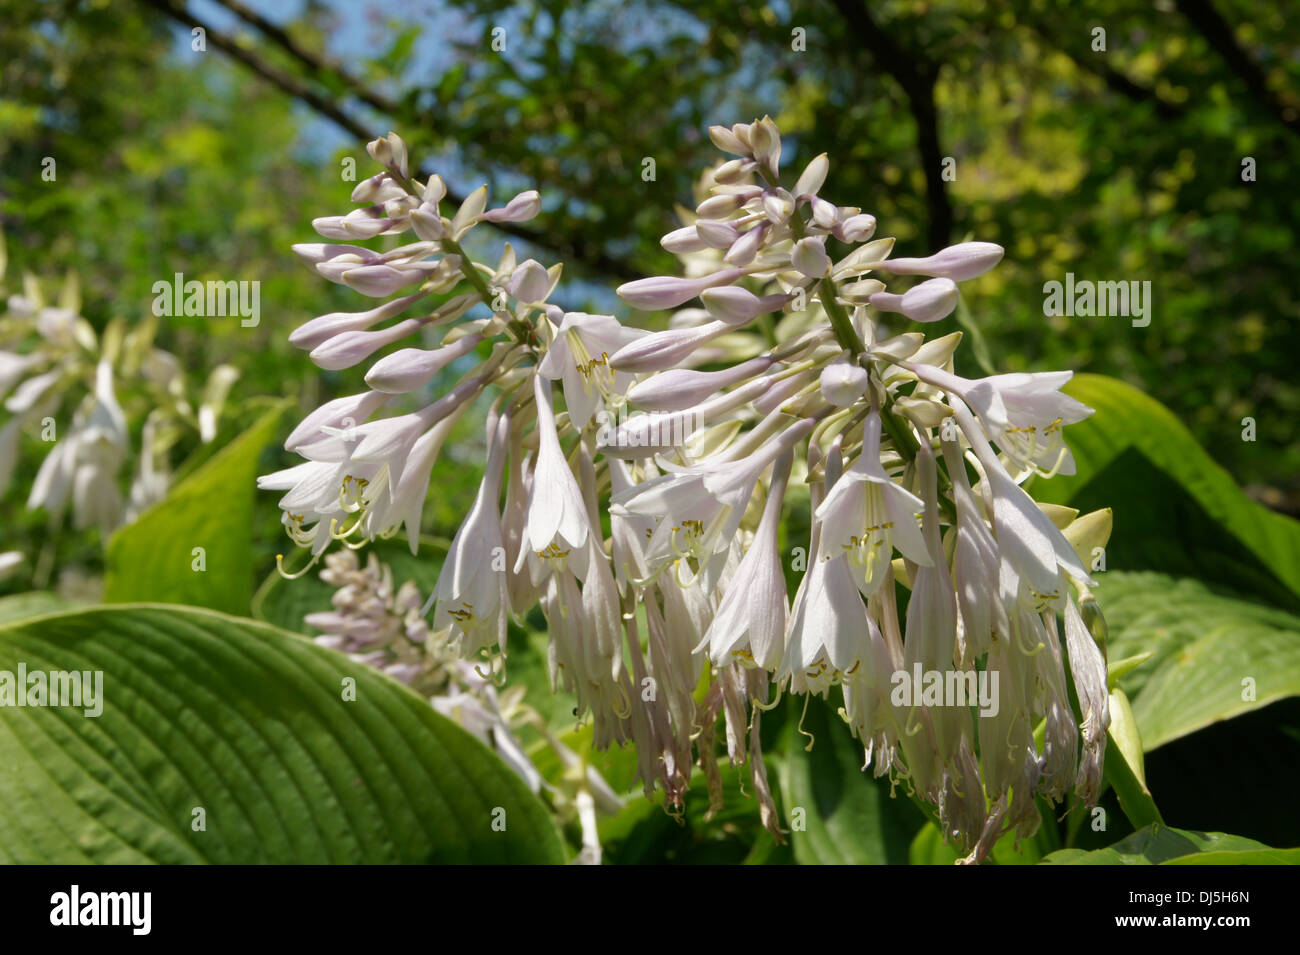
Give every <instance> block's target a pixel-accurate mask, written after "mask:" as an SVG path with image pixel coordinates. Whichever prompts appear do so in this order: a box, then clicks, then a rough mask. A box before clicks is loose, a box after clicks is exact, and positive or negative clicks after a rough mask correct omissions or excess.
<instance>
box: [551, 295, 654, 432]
mask: <svg viewBox="0 0 1300 955" xmlns="http://www.w3.org/2000/svg"><path fill="white" fill-rule="evenodd" d="M558 311H559V309H555V310H554V311H552V312H551V315H552V316H554V315H555V313H557V312H558ZM645 334H646V333H645V332H643V331H641V330H640V329H637V328H628V327H626V326H624V325H622V324H621V323H620V322H619V320H618V319H616V318H614V316H612V315H588V314H586V313H585V312H565V313H564V315H563V318H561V319H560V322H559V327H558V328H557V329H556V332H555V340H554V341H553V342H552V343H551V346H550V348H548V349H547V351H546V356H545V357H544V358H543V359H542V361H541V364H539V365H538V366H537V372H538V374H541V375H545V376H546V377H547V378H550V379H552V380H555V379H557V378H558V379H561V380H563V382H564V403H565V404H566V405H567V406H568V409H569V420H570V421H571V422H572V423H573V426H574V427H575V428H577V429H578V430H582V429H583V428H585V427H586V426H587V422H588V421H590V420H591V416H592V415H593V414H594V413H595V411H596V409H597V408H598V407H600V405H601V404H602V403H603V402H605V401H608V400H610V399H611V398H613V397H614V396H615V395H622V394H624V393H625V392H626V391H627V388H628V386H629V385H630V384H631V383H632V376H631V374H629V373H627V372H615V371H614V370H613V369H612V368H611V367H610V361H609V358H610V356H611V355H613V354H614V353H615V352H617V351H618V350H619V349H621V348H622V347H623V346H625V345H629V344H631V343H632V342H634V341H636V340H637V339H638V338H641V337H642V336H644V335H645Z"/></svg>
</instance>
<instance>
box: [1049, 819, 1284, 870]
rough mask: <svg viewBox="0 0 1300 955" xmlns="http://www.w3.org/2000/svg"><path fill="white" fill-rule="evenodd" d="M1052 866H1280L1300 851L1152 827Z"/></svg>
mask: <svg viewBox="0 0 1300 955" xmlns="http://www.w3.org/2000/svg"><path fill="white" fill-rule="evenodd" d="M1043 862H1044V863H1045V864H1050V865H1231V864H1237V865H1279V864H1290V865H1295V864H1300V849H1272V848H1269V847H1268V846H1266V845H1264V844H1263V843H1262V842H1256V841H1255V840H1254V839H1246V838H1244V837H1242V836H1230V835H1225V834H1224V833H1222V832H1192V831H1190V830H1186V829H1171V828H1169V827H1168V826H1161V825H1151V826H1147V827H1146V828H1144V829H1139V830H1138V831H1137V832H1135V833H1133V834H1132V835H1131V836H1128V837H1127V838H1125V839H1123V840H1121V841H1120V842H1117V843H1115V845H1113V846H1110V847H1109V848H1106V849H1095V850H1093V851H1092V852H1087V851H1084V850H1083V849H1062V850H1060V851H1059V852H1053V853H1052V854H1051V855H1049V856H1047V857H1046V858H1044V859H1043Z"/></svg>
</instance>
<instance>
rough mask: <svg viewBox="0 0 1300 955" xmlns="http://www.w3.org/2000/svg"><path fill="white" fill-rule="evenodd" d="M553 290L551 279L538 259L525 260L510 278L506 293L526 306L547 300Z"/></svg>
mask: <svg viewBox="0 0 1300 955" xmlns="http://www.w3.org/2000/svg"><path fill="white" fill-rule="evenodd" d="M550 290H551V277H550V275H548V274H547V272H546V268H545V267H544V266H543V265H542V264H541V263H540V262H538V261H537V260H536V259H525V260H524V261H523V262H521V263H520V265H519V267H518V268H517V269H515V270H514V272H513V273H512V274H511V276H510V281H508V282H507V283H506V291H507V292H509V293H510V294H511V295H513V296H514V297H515V298H517V299H518V300H519V301H521V302H524V303H526V304H531V303H533V302H541V301H543V300H545V298H546V296H547V294H548V293H549V292H550Z"/></svg>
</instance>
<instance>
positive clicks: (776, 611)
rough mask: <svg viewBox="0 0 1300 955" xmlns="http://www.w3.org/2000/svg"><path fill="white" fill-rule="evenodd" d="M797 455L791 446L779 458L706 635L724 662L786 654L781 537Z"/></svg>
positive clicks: (770, 663) (764, 663) (771, 660)
mask: <svg viewBox="0 0 1300 955" xmlns="http://www.w3.org/2000/svg"><path fill="white" fill-rule="evenodd" d="M791 460H792V458H791V455H790V454H789V452H787V453H786V454H784V455H782V457H781V459H780V460H779V461H778V462H777V464H776V467H775V469H774V471H773V473H772V482H771V486H770V487H769V488H768V495H767V502H766V503H765V505H764V507H763V518H762V520H761V521H760V522H759V525H758V531H757V532H756V533H755V535H754V540H753V542H752V543H751V544H750V546H749V549H748V550H747V551H746V552H745V556H744V558H743V559H742V560H741V561H740V565H739V566H738V567H737V568H736V570H735V572H734V573H733V574H732V576H731V580H730V581H729V582H728V584H727V591H726V596H724V597H723V598H722V604H721V605H720V606H719V607H718V610H717V613H715V614H714V616H713V622H712V623H711V624H709V630H708V632H707V633H706V634H705V635H704V640H705V642H706V643H707V644H708V650H709V657H710V659H712V660H713V662H714V663H715V664H716V665H718V666H724V665H725V664H727V663H729V662H730V658H731V657H733V656H736V657H741V658H743V659H745V660H747V661H750V662H752V663H754V664H755V665H757V666H760V667H762V668H764V669H766V670H771V669H774V668H775V667H776V665H777V664H778V663H780V662H781V657H782V656H783V655H784V651H785V639H784V638H785V625H786V617H787V615H788V612H789V605H788V598H787V597H786V593H785V573H784V571H783V570H782V568H781V556H780V554H779V553H778V552H777V543H776V537H777V525H778V523H779V522H780V520H781V503H782V500H783V499H784V497H785V487H786V481H787V480H788V479H789V477H790V465H791Z"/></svg>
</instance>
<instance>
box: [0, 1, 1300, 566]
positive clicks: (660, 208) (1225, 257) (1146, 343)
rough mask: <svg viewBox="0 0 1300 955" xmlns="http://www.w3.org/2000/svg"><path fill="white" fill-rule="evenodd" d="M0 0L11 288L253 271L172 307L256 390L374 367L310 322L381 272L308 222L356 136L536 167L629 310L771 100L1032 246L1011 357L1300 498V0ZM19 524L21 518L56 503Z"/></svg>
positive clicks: (549, 219)
mask: <svg viewBox="0 0 1300 955" xmlns="http://www.w3.org/2000/svg"><path fill="white" fill-rule="evenodd" d="M1216 18H1217V19H1218V22H1219V26H1220V27H1221V28H1217V29H1216V28H1215V22H1216ZM0 21H2V22H3V23H4V26H3V28H0V62H2V63H3V64H4V65H3V67H0V71H2V75H3V92H2V93H0V169H2V172H0V217H2V218H3V228H4V231H5V234H6V236H7V237H8V244H9V249H10V259H11V267H10V275H11V279H10V282H9V285H10V288H9V290H8V291H10V292H12V291H13V287H12V286H13V281H14V278H13V277H14V276H17V275H18V274H20V273H21V272H22V271H23V270H30V271H32V272H34V273H37V274H40V275H47V276H59V275H61V274H62V273H63V272H64V271H66V270H67V269H70V268H71V269H76V270H77V271H78V272H80V273H81V276H82V283H83V286H84V295H83V298H84V301H85V302H86V303H87V305H86V310H87V312H88V317H89V318H90V319H91V320H92V322H93V323H95V324H96V325H97V326H100V327H102V325H103V324H105V323H106V322H107V321H108V320H109V319H110V318H112V317H114V316H124V317H126V318H127V319H128V320H135V319H138V317H139V316H141V315H142V314H143V313H144V312H145V311H146V310H147V309H148V308H149V304H150V302H151V301H152V293H151V291H150V289H151V287H152V285H153V283H154V282H156V281H159V280H170V279H171V277H172V276H173V275H174V273H176V272H181V273H183V274H184V276H185V278H186V279H191V278H195V279H200V280H206V279H213V278H221V279H232V278H234V279H256V280H258V281H260V282H261V311H262V320H261V323H260V325H259V327H257V328H255V329H250V328H243V327H241V326H240V325H239V323H238V322H235V321H230V320H224V321H223V320H221V319H202V318H176V319H169V320H167V321H166V322H165V323H164V326H165V327H164V328H163V330H162V333H161V335H160V344H161V345H162V346H163V347H167V348H170V349H171V350H173V351H174V352H176V354H177V355H178V356H179V357H180V358H181V360H182V362H183V363H184V364H185V365H186V367H187V368H191V369H193V370H194V371H195V373H196V374H199V373H201V372H202V371H203V370H204V369H206V368H210V367H212V366H213V365H215V364H216V363H217V362H221V361H227V362H231V363H232V364H235V365H236V366H237V367H238V368H239V369H241V371H242V373H243V374H242V379H241V381H240V382H239V383H238V384H237V385H236V395H237V396H242V397H249V396H253V395H260V394H269V395H275V396H284V395H288V396H293V397H297V398H298V399H299V400H300V402H301V405H302V407H304V408H308V407H312V406H314V405H315V404H317V403H319V401H320V400H322V399H323V398H325V397H328V396H330V395H333V394H340V393H347V392H348V389H355V386H357V385H358V384H359V382H358V380H356V376H354V375H350V374H349V373H341V374H340V373H321V372H319V371H317V370H316V369H314V368H313V367H312V366H311V365H310V364H309V363H308V362H306V361H305V360H304V356H302V355H301V354H299V353H296V352H294V351H293V350H292V349H291V348H290V347H289V346H288V345H287V343H286V342H285V336H286V335H287V333H288V331H289V330H290V329H291V328H293V327H294V326H295V325H297V324H299V323H300V322H301V321H303V320H305V319H306V318H308V317H310V316H312V315H315V314H319V313H321V312H325V311H331V310H335V309H348V308H356V307H359V306H358V305H357V301H358V300H357V298H356V296H353V295H351V294H350V293H348V292H347V291H346V290H343V289H340V288H339V287H336V286H332V285H329V284H328V283H325V282H322V281H320V280H319V279H318V278H317V277H316V276H314V275H313V274H312V273H310V272H309V271H308V270H306V269H304V268H302V267H301V265H300V264H298V263H297V262H296V260H295V259H294V257H293V256H292V255H291V254H290V253H289V251H288V248H289V246H290V245H291V244H292V243H293V242H296V241H304V240H306V241H310V240H311V238H312V236H313V233H312V231H311V229H310V224H309V223H310V220H311V219H312V218H313V217H315V216H319V215H329V214H335V213H339V212H342V211H344V210H345V209H346V208H347V192H348V191H349V189H350V185H349V184H348V183H347V182H345V181H344V179H343V176H342V169H343V162H344V160H345V158H346V157H352V158H354V159H356V161H357V169H358V174H359V175H365V174H366V172H365V171H366V170H367V169H368V168H369V159H368V157H366V156H365V154H364V151H363V149H362V142H363V139H364V138H365V137H367V136H369V135H371V134H376V133H382V132H385V131H387V130H388V129H390V128H391V129H395V130H398V131H400V132H401V134H402V135H403V136H404V137H405V138H406V139H407V140H408V142H409V143H410V144H411V147H412V153H413V155H415V156H418V157H425V158H426V160H427V161H426V164H425V165H426V168H428V167H433V168H437V169H438V170H440V171H443V172H444V175H445V176H446V178H448V180H449V181H450V182H451V183H452V184H453V186H454V187H456V188H457V189H458V191H459V192H461V193H462V194H463V193H464V192H467V191H468V190H470V189H472V188H473V187H474V186H476V185H477V184H478V183H480V182H482V181H484V180H486V181H487V182H488V183H489V185H490V188H491V191H492V193H493V196H494V198H497V199H501V198H505V197H508V195H510V194H512V193H513V192H514V191H516V190H517V189H519V188H521V187H527V186H529V185H533V186H536V187H538V188H540V189H541V190H542V193H543V196H544V198H545V207H544V213H543V215H542V216H541V217H540V218H539V219H538V220H536V221H535V222H533V223H530V224H529V225H528V226H527V227H525V228H521V229H520V230H519V232H520V233H523V235H515V236H501V239H502V240H504V239H506V238H510V239H511V240H512V241H514V242H515V243H516V245H520V244H522V246H523V247H524V248H525V249H526V250H527V251H528V252H529V253H530V254H534V255H537V256H538V257H540V258H542V259H543V261H546V262H548V263H549V262H553V261H556V260H558V259H562V260H563V261H564V262H565V266H566V269H567V270H568V271H567V273H566V275H567V276H568V278H569V281H568V282H567V283H566V285H565V287H564V290H565V292H564V294H566V295H567V300H566V302H565V304H567V305H569V306H570V307H587V308H593V309H595V308H599V309H602V310H615V311H618V310H620V309H621V306H620V304H619V303H618V301H617V300H616V299H614V298H613V296H612V295H611V294H610V292H609V289H610V288H611V287H612V285H614V284H616V283H617V281H625V280H627V279H628V278H630V277H634V276H638V275H642V274H649V273H652V272H655V271H669V270H672V269H673V268H674V267H675V263H674V261H673V260H672V259H671V257H670V256H668V255H667V254H666V253H664V252H663V251H662V250H661V249H660V248H659V246H658V244H657V241H656V240H657V237H658V236H659V235H661V234H662V233H663V232H665V231H667V230H668V229H670V228H672V227H674V225H675V212H674V207H675V205H676V204H678V203H682V202H689V200H690V195H691V192H690V190H691V184H692V182H693V180H694V178H695V177H696V175H697V174H698V172H699V170H700V169H701V168H702V166H703V165H704V164H706V163H709V162H711V161H713V160H714V157H715V152H714V150H713V147H712V145H711V144H710V143H709V141H708V138H707V136H706V135H705V130H706V128H707V126H708V125H709V124H711V123H715V122H722V123H731V122H734V121H742V120H747V119H752V118H753V117H755V116H759V115H762V114H763V113H771V114H772V115H773V116H774V117H775V118H776V119H777V120H778V122H779V124H780V126H781V128H782V130H783V131H784V133H785V134H786V137H787V146H786V151H785V156H784V164H785V165H787V166H789V167H790V168H792V169H798V168H801V167H802V165H803V164H804V163H806V162H807V160H808V159H810V158H811V157H812V156H814V155H816V154H817V153H820V152H823V151H826V152H829V153H830V155H831V159H832V175H831V179H830V193H829V194H830V196H831V198H832V199H834V200H835V201H837V202H840V203H853V204H857V205H861V206H862V207H864V208H865V209H867V210H868V211H871V212H873V213H874V214H876V216H877V217H878V219H879V220H880V222H881V227H880V231H881V234H892V235H896V236H897V237H898V246H897V248H898V251H899V252H900V253H901V254H904V255H923V254H927V253H928V252H929V251H931V250H933V249H935V248H938V247H940V246H941V245H942V244H944V243H947V242H950V241H957V240H960V239H962V238H964V237H967V236H973V237H975V238H979V239H982V240H988V241H995V242H999V243H1001V244H1002V245H1004V246H1005V247H1006V248H1007V257H1006V260H1005V261H1004V263H1003V264H1002V266H1001V267H999V268H998V269H996V270H995V271H994V272H992V273H990V274H989V275H987V276H985V277H984V278H983V279H981V280H980V281H979V282H977V283H973V285H972V287H971V288H970V290H969V292H968V295H967V304H968V305H969V306H970V312H971V317H972V319H973V321H974V322H975V323H977V325H978V326H979V328H980V329H981V330H982V332H983V335H984V337H985V338H986V340H987V344H988V348H989V351H990V354H991V355H992V357H993V362H994V364H995V365H996V366H997V368H998V370H1006V371H1012V370H1028V369H1042V368H1073V369H1076V370H1079V371H1094V372H1101V373H1105V374H1110V375H1115V376H1117V377H1120V378H1123V379H1125V380H1127V381H1129V382H1131V383H1133V384H1135V385H1137V386H1138V387H1140V388H1141V389H1142V390H1144V391H1146V392H1147V393H1149V394H1150V395H1152V396H1153V397H1155V398H1157V399H1158V400H1160V401H1161V402H1163V403H1164V404H1166V405H1167V406H1168V407H1170V408H1171V409H1172V410H1173V411H1174V412H1175V413H1176V414H1177V415H1178V417H1179V418H1180V419H1181V420H1182V421H1183V422H1184V423H1185V424H1186V425H1187V426H1188V427H1189V428H1190V429H1191V430H1192V432H1193V434H1195V435H1196V437H1197V438H1198V439H1199V441H1200V443H1201V444H1202V445H1203V446H1205V447H1207V448H1209V449H1211V450H1212V452H1213V456H1214V457H1215V458H1216V459H1217V460H1218V461H1219V462H1220V463H1221V464H1223V465H1224V466H1225V467H1227V468H1228V469H1229V470H1230V471H1231V472H1232V474H1233V475H1234V476H1235V477H1236V478H1237V479H1238V481H1239V482H1240V483H1241V484H1243V485H1245V486H1246V487H1247V488H1248V489H1250V490H1251V491H1252V492H1253V493H1255V494H1256V495H1257V496H1258V497H1260V498H1261V499H1262V500H1264V502H1265V503H1267V504H1269V505H1270V506H1273V507H1275V508H1278V509H1280V510H1285V511H1288V512H1291V513H1295V512H1296V511H1297V510H1300V504H1298V501H1300V482H1298V480H1297V474H1300V444H1298V443H1297V442H1296V441H1295V435H1296V429H1295V426H1294V422H1295V420H1296V416H1297V414H1300V384H1298V383H1297V380H1296V376H1295V375H1294V374H1293V373H1292V372H1293V362H1294V356H1295V355H1296V353H1297V351H1300V347H1298V346H1300V338H1298V335H1297V317H1298V316H1300V306H1298V305H1297V295H1296V292H1297V290H1298V287H1300V282H1298V281H1297V279H1296V270H1295V268H1294V266H1293V265H1292V263H1291V262H1290V261H1289V255H1288V253H1289V252H1290V250H1292V249H1293V248H1295V246H1296V244H1297V242H1296V239H1297V235H1296V233H1297V228H1300V193H1298V192H1297V190H1296V189H1294V188H1292V183H1293V177H1294V176H1295V175H1296V174H1297V172H1300V163H1298V162H1297V149H1298V147H1300V113H1298V111H1297V110H1298V106H1300V99H1297V95H1296V90H1297V87H1298V84H1297V82H1296V80H1297V77H1298V76H1300V8H1296V7H1294V6H1292V5H1287V4H1265V3H1258V2H1255V3H1246V2H1237V0H1215V2H1214V3H1213V4H1210V3H1206V2H1195V0H1181V2H1179V0H1164V2H1156V3H1145V2H1131V0H1118V2H1112V0H1100V2H1093V3H1089V4H1086V5H1081V4H1068V5H1061V4H1057V3H1054V2H1040V0H1025V2H1020V3H1016V4H1002V3H982V2H975V0H941V2H881V3H870V4H861V3H857V2H854V0H819V2H799V3H756V4H740V5H736V4H733V3H730V2H710V0H704V2H692V3H669V2H637V3H623V2H613V0H599V2H593V3H588V4H580V5H574V4H569V3H566V2H562V0H538V2H529V3H506V2H499V0H450V2H449V3H434V2H423V3H422V2H409V3H398V4H392V3H389V4H382V5H381V4H369V3H364V4H354V3H337V2H324V0H308V2H295V3H256V2H255V3H250V4H248V5H245V4H243V3H240V2H237V0H194V2H191V3H189V4H188V5H186V4H182V3H181V2H180V0H134V2H133V0H112V2H109V0H46V2H27V0H2V2H0ZM195 27H201V28H202V29H203V30H204V31H205V44H204V45H205V47H206V48H205V49H204V50H202V51H196V50H194V49H193V48H192V47H193V45H194V44H193V43H192V42H191V40H192V32H191V31H192V30H193V29H194V28H195ZM1096 28H1101V29H1104V31H1105V50H1104V52H1103V51H1099V50H1094V46H1095V45H1096V44H1097V35H1096V34H1095V33H1094V31H1095V29H1096ZM494 31H497V32H494ZM500 31H504V32H500ZM494 40H496V41H497V45H501V43H502V42H504V46H505V49H504V51H500V52H498V51H494V50H493V48H492V47H493V44H494ZM45 157H53V158H54V160H55V161H56V163H57V167H56V168H57V179H56V180H55V181H54V182H48V181H45V180H43V179H42V177H41V171H42V168H43V167H42V160H43V159H44V158H45ZM946 157H951V159H952V160H953V161H954V162H953V164H952V166H951V169H952V173H953V175H952V177H951V181H945V179H944V178H943V176H942V175H941V172H942V168H943V162H944V159H945V158H946ZM1244 157H1252V158H1253V159H1254V160H1255V164H1256V175H1257V181H1255V182H1243V180H1242V175H1241V172H1242V161H1243V158H1244ZM646 158H652V159H654V161H655V170H654V171H655V177H654V179H653V181H646V180H645V179H644V178H643V175H642V173H643V169H644V165H643V160H644V159H646ZM540 236H544V237H545V239H544V240H541V239H539V237H540ZM532 239H538V241H531V240H532ZM481 251H484V252H485V254H488V253H491V252H495V250H481ZM1067 272H1073V273H1074V274H1075V276H1076V278H1079V279H1088V278H1091V279H1095V280H1136V281H1150V282H1151V287H1152V294H1153V299H1154V304H1153V317H1152V321H1151V324H1150V326H1149V327H1146V328H1133V327H1132V326H1131V325H1130V323H1129V322H1128V321H1127V320H1125V319H1123V318H1115V317H1111V318H1100V317H1092V318H1082V317H1077V318H1065V317H1052V318H1048V317H1045V316H1044V315H1043V308H1042V306H1043V300H1044V295H1043V292H1042V286H1043V283H1044V282H1046V281H1049V280H1063V279H1064V277H1065V273H1067ZM574 279H581V281H574ZM948 321H949V322H955V319H949V320H948ZM954 327H955V325H954ZM966 360H967V361H971V359H970V358H969V357H967V359H966ZM963 370H965V371H966V372H968V373H977V372H978V371H979V369H977V368H974V367H967V368H965V369H963ZM436 386H437V383H435V387H436ZM1246 416H1250V417H1253V418H1254V419H1255V420H1256V422H1257V426H1258V435H1257V440H1256V441H1254V442H1249V441H1243V440H1242V423H1241V419H1242V418H1243V417H1246ZM465 438H466V440H467V441H469V442H471V443H476V442H477V441H478V440H479V439H478V436H477V428H476V426H473V425H472V424H467V425H466V427H465ZM33 450H35V449H33ZM468 458H469V459H472V454H471V455H469V456H468ZM38 460H39V458H38V457H34V456H28V458H27V459H26V460H25V462H24V465H23V466H24V467H26V468H33V469H34V467H35V463H36V461H38ZM23 476H24V475H23V474H22V473H20V475H19V478H20V479H19V480H15V482H14V485H13V487H11V489H10V491H9V498H10V500H9V501H7V502H6V503H7V504H8V505H9V506H8V507H7V511H8V512H9V513H11V514H14V513H16V512H18V511H19V510H20V509H21V504H22V502H21V501H19V500H18V498H17V496H18V495H20V494H21V493H22V491H21V488H23V486H24V482H23V481H22V480H21V478H22V477H23ZM27 476H28V477H30V475H27ZM29 483H30V482H28V484H29ZM472 483H473V476H472V474H468V473H467V474H466V475H465V479H464V481H462V482H454V481H453V482H451V483H449V484H448V485H446V486H443V487H440V488H438V489H437V491H438V496H439V498H440V499H443V500H445V501H446V502H447V504H448V506H446V507H445V508H443V507H435V510H434V512H433V513H434V518H433V523H432V526H430V527H429V528H428V530H429V531H430V532H432V533H435V534H443V535H448V534H450V533H451V532H452V531H453V530H454V520H455V517H456V515H457V513H458V506H459V505H460V504H461V503H463V501H464V499H465V498H466V496H468V495H470V494H471V493H472ZM7 530H8V531H9V534H16V536H17V538H18V539H17V540H15V541H11V542H9V543H6V546H15V547H19V548H23V547H24V545H28V544H31V543H32V541H31V540H30V539H24V538H29V537H30V536H31V535H36V534H40V533H41V532H42V530H43V524H42V523H41V522H40V521H34V522H33V521H30V520H25V519H22V518H19V519H17V522H16V526H14V525H12V524H11V526H10V527H9V528H8V529H7ZM9 534H7V535H6V536H9ZM69 546H72V547H73V548H74V553H73V554H69V555H64V556H65V557H67V556H76V553H75V548H76V546H77V545H76V543H75V542H73V543H72V544H70V545H69ZM94 552H95V549H94V548H92V549H89V550H87V551H86V553H85V555H84V556H85V557H86V559H87V560H93V554H94ZM64 562H65V563H66V560H65V561H64Z"/></svg>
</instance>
